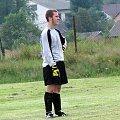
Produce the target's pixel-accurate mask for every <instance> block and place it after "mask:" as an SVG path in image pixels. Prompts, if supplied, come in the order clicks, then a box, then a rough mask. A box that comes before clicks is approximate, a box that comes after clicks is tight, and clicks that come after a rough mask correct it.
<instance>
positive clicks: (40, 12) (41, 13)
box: [29, 1, 68, 30]
mask: <svg viewBox="0 0 120 120" xmlns="http://www.w3.org/2000/svg"><path fill="white" fill-rule="evenodd" d="M29 4H30V5H35V4H36V3H34V2H32V1H30V3H29ZM47 10H49V8H46V7H44V6H42V5H39V4H37V10H36V11H35V12H36V13H37V18H36V20H35V23H36V24H37V25H38V26H39V28H40V30H43V29H44V27H45V26H46V24H47V21H46V18H45V13H46V11H47ZM58 12H59V13H60V14H61V20H62V21H65V13H67V12H68V11H67V10H60V11H59V10H58Z"/></svg>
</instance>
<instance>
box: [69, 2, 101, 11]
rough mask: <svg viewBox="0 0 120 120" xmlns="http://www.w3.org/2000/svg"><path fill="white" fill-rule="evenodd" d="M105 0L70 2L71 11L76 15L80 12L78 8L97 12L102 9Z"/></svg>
mask: <svg viewBox="0 0 120 120" xmlns="http://www.w3.org/2000/svg"><path fill="white" fill-rule="evenodd" d="M102 4H103V0H70V5H71V10H72V11H73V12H74V13H75V12H78V8H80V7H82V8H86V9H89V8H91V7H93V8H95V9H96V10H100V9H101V8H102Z"/></svg>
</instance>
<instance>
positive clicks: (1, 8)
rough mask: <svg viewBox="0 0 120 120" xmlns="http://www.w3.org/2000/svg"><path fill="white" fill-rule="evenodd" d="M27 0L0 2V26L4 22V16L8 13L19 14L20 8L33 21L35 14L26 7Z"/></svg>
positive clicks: (0, 0)
mask: <svg viewBox="0 0 120 120" xmlns="http://www.w3.org/2000/svg"><path fill="white" fill-rule="evenodd" d="M28 1H29V0H0V24H2V23H3V22H4V21H5V19H4V18H5V16H7V15H9V14H10V13H16V12H19V10H20V9H21V8H22V9H24V10H26V11H27V12H28V15H30V16H31V18H33V19H34V17H35V12H34V11H33V10H32V9H31V7H30V6H28Z"/></svg>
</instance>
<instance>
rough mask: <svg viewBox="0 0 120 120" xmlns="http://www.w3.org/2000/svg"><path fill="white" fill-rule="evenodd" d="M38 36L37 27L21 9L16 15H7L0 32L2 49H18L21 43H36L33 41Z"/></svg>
mask: <svg viewBox="0 0 120 120" xmlns="http://www.w3.org/2000/svg"><path fill="white" fill-rule="evenodd" d="M39 35H40V31H39V29H38V27H37V26H36V25H35V24H34V23H33V22H32V20H31V19H30V18H29V16H28V14H27V12H25V11H24V10H23V9H21V10H20V11H19V12H18V13H15V14H12V13H11V14H9V16H8V17H6V21H5V23H4V24H3V26H2V30H1V37H2V39H3V42H4V47H5V48H7V49H12V48H16V47H19V46H20V44H21V43H25V44H29V43H34V42H35V43H36V42H37V41H35V40H37V39H38V38H37V37H39ZM33 38H34V39H33ZM33 40H34V41H33Z"/></svg>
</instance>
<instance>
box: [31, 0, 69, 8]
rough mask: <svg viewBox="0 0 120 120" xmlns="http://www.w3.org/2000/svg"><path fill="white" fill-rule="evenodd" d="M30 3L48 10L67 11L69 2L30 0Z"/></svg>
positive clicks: (62, 0)
mask: <svg viewBox="0 0 120 120" xmlns="http://www.w3.org/2000/svg"><path fill="white" fill-rule="evenodd" d="M31 1H32V2H34V3H36V4H39V5H42V6H44V7H47V8H49V9H57V10H69V9H70V2H69V1H65V0H31Z"/></svg>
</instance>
